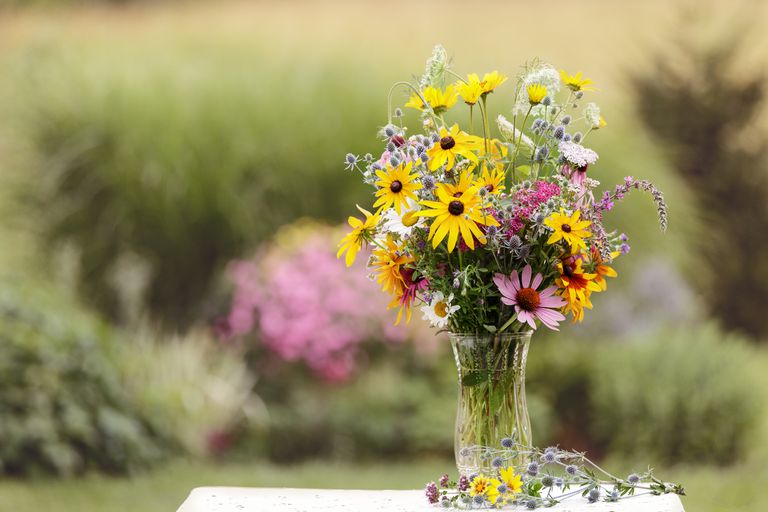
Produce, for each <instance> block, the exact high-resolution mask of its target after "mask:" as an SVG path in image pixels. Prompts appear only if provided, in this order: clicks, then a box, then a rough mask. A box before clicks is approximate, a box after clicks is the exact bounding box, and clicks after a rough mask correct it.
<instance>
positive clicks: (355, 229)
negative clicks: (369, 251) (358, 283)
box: [336, 206, 380, 267]
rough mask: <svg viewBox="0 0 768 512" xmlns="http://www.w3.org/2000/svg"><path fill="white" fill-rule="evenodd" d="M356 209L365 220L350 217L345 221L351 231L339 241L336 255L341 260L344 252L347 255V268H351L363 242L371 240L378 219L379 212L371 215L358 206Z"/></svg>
mask: <svg viewBox="0 0 768 512" xmlns="http://www.w3.org/2000/svg"><path fill="white" fill-rule="evenodd" d="M357 209H358V210H360V211H361V212H362V213H363V215H365V220H364V221H362V220H360V219H358V218H357V217H351V216H350V217H349V219H347V222H348V223H349V226H350V227H351V228H352V231H351V232H350V233H349V234H348V235H346V236H345V237H344V238H342V239H341V242H339V252H338V253H336V257H337V258H341V255H342V254H344V252H346V253H347V256H346V258H345V261H346V263H347V266H348V267H350V266H352V264H353V263H354V262H355V256H357V253H358V252H360V249H362V248H363V242H365V241H369V240H372V239H373V234H374V233H375V231H376V226H377V225H378V224H379V218H380V217H379V212H376V213H374V214H372V213H371V212H369V211H368V210H364V209H363V208H360V206H358V207H357Z"/></svg>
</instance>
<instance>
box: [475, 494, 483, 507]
mask: <svg viewBox="0 0 768 512" xmlns="http://www.w3.org/2000/svg"><path fill="white" fill-rule="evenodd" d="M472 500H473V501H474V502H475V504H476V505H482V504H483V501H485V500H484V499H483V496H482V495H481V494H478V495H477V496H475V497H474V498H473V499H472Z"/></svg>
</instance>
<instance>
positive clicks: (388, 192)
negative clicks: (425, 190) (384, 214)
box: [373, 162, 422, 214]
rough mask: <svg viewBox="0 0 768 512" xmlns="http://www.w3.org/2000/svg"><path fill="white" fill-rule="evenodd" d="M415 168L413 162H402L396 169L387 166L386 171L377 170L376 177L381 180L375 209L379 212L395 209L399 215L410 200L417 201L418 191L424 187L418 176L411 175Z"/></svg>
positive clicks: (378, 184) (374, 204) (374, 205)
mask: <svg viewBox="0 0 768 512" xmlns="http://www.w3.org/2000/svg"><path fill="white" fill-rule="evenodd" d="M412 168H413V163H412V162H402V163H400V164H399V165H397V166H396V167H392V166H390V165H387V168H386V170H377V171H376V176H378V177H379V180H378V181H377V182H376V186H377V187H380V188H379V190H377V191H376V197H377V198H378V199H376V202H375V203H373V207H374V208H378V209H379V211H383V210H386V209H388V208H392V207H394V209H395V211H396V212H397V213H398V214H399V213H400V212H401V211H402V210H403V208H404V207H406V206H407V204H408V200H409V199H413V200H416V191H417V190H420V189H421V187H422V185H421V182H419V181H418V179H419V176H418V174H411V170H412Z"/></svg>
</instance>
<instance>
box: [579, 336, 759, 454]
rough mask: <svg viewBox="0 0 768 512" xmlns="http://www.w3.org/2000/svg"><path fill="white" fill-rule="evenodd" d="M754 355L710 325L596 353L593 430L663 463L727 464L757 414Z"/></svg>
mask: <svg viewBox="0 0 768 512" xmlns="http://www.w3.org/2000/svg"><path fill="white" fill-rule="evenodd" d="M750 358H751V356H750V352H749V351H748V350H747V348H746V347H745V346H744V343H743V342H742V340H739V339H734V338H732V337H726V336H724V335H723V334H722V333H721V332H720V331H718V330H717V329H716V328H714V327H713V326H711V325H710V326H704V327H699V328H696V329H692V330H691V329H687V330H678V331H673V332H670V333H662V335H660V336H658V337H657V338H656V339H655V340H653V342H650V343H639V344H631V345H627V346H618V347H616V348H614V349H613V350H608V351H606V352H602V351H601V353H599V354H598V356H597V357H596V358H595V368H593V370H592V379H591V380H592V390H591V396H590V402H591V405H592V408H593V410H594V417H593V426H594V435H595V438H596V440H597V441H598V442H599V443H602V444H604V445H605V446H607V447H608V448H609V449H610V450H611V451H612V452H613V453H619V454H622V455H626V456H629V457H636V458H641V457H639V456H642V458H643V459H647V460H653V461H658V463H680V462H716V463H728V462H733V461H734V460H737V459H738V458H739V456H740V455H742V454H743V451H744V448H745V445H746V442H747V441H748V439H749V434H750V432H751V429H752V427H753V426H754V423H755V421H756V420H757V418H758V414H759V413H760V412H761V411H760V409H759V403H758V397H757V396H756V395H755V393H754V388H755V383H754V381H753V380H752V379H751V378H750V377H751V375H750V373H751V365H750Z"/></svg>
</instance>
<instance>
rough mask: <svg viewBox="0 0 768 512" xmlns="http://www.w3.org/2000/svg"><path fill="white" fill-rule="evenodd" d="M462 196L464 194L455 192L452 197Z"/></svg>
mask: <svg viewBox="0 0 768 512" xmlns="http://www.w3.org/2000/svg"><path fill="white" fill-rule="evenodd" d="M462 195H464V192H456V193H455V194H453V197H461V196H462Z"/></svg>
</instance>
